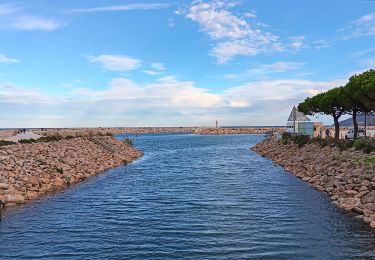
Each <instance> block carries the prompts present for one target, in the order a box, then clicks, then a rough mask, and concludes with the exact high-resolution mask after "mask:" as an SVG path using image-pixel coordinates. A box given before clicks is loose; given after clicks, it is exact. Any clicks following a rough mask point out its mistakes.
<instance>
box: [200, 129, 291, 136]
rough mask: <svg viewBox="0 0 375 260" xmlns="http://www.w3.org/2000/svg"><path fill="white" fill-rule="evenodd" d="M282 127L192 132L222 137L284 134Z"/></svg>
mask: <svg viewBox="0 0 375 260" xmlns="http://www.w3.org/2000/svg"><path fill="white" fill-rule="evenodd" d="M285 130H286V129H285V128H283V127H259V128H220V127H218V128H200V129H196V130H195V131H194V133H195V134H201V135H222V134H270V133H275V132H279V133H281V132H284V131H285Z"/></svg>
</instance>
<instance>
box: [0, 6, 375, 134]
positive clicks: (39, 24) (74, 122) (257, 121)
mask: <svg viewBox="0 0 375 260" xmlns="http://www.w3.org/2000/svg"><path fill="white" fill-rule="evenodd" d="M371 68H375V1H373V0H331V1H326V0H311V1H300V0H283V1H280V0H239V1H203V0H197V1H173V0H160V1H158V0H156V1H147V0H145V1H135V0H90V1H89V0H64V1H58V0H33V1H27V0H24V1H1V0H0V128H12V127H110V126H112V127H114V126H203V125H204V126H213V125H215V121H216V120H218V121H219V125H222V126H233V125H236V126H258V125H284V124H285V121H286V120H287V118H288V115H289V113H290V111H291V109H292V107H293V105H298V103H299V102H302V101H303V100H304V99H305V98H306V97H308V96H312V95H314V94H317V93H319V92H322V91H326V90H328V89H331V88H334V87H337V86H340V85H344V84H346V82H347V81H348V78H349V77H350V76H351V75H353V74H355V73H361V72H363V71H365V70H368V69H371ZM315 120H318V121H321V120H323V121H324V123H330V122H331V121H330V118H329V117H316V118H315Z"/></svg>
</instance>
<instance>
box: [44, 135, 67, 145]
mask: <svg viewBox="0 0 375 260" xmlns="http://www.w3.org/2000/svg"><path fill="white" fill-rule="evenodd" d="M72 138H73V137H72ZM63 139H64V137H62V136H61V135H59V134H56V135H49V136H43V137H40V138H38V142H42V143H48V142H56V141H60V140H63ZM65 139H68V138H65Z"/></svg>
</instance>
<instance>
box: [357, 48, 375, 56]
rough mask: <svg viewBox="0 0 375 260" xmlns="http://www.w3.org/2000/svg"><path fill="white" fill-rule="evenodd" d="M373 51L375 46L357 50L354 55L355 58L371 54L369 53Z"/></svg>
mask: <svg viewBox="0 0 375 260" xmlns="http://www.w3.org/2000/svg"><path fill="white" fill-rule="evenodd" d="M372 52H375V47H371V48H367V49H364V50H361V51H357V52H355V53H353V55H352V56H353V57H354V58H358V57H362V56H364V55H366V54H369V53H372Z"/></svg>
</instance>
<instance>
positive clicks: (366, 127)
mask: <svg viewBox="0 0 375 260" xmlns="http://www.w3.org/2000/svg"><path fill="white" fill-rule="evenodd" d="M366 129H367V113H366V112H365V137H367V133H366V132H367V130H366Z"/></svg>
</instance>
